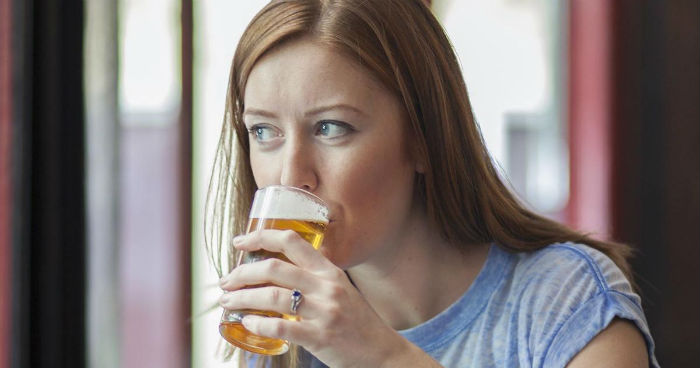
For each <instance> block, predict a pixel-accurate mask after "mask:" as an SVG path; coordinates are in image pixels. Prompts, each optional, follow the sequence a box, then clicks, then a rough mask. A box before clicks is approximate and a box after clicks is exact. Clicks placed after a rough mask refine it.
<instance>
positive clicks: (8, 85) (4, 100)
mask: <svg viewBox="0 0 700 368" xmlns="http://www.w3.org/2000/svg"><path fill="white" fill-rule="evenodd" d="M10 14H11V1H10V0H0V367H9V366H10V351H9V347H10V321H11V320H12V318H11V315H10V313H11V309H10V296H11V290H10V279H11V278H10V275H11V274H12V270H11V269H10V267H11V266H12V264H11V262H10V260H11V238H12V234H11V232H10V231H11V230H10V229H11V224H10V222H11V217H10V214H11V213H12V196H11V195H10V192H11V181H10V180H11V177H12V173H11V167H10V162H11V161H10V160H11V153H12V149H11V144H12V140H11V139H10V136H11V135H12V129H11V122H12V94H11V93H12V73H11V65H12V58H11V56H12V54H11V44H10V40H11V35H12V17H11V16H10Z"/></svg>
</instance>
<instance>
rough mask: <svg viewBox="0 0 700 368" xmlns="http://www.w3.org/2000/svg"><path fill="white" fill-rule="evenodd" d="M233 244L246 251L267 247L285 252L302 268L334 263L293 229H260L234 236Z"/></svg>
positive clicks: (269, 249) (320, 266)
mask: <svg viewBox="0 0 700 368" xmlns="http://www.w3.org/2000/svg"><path fill="white" fill-rule="evenodd" d="M233 245H234V246H235V247H236V248H237V249H239V250H244V251H256V250H260V249H265V250H267V251H270V252H278V253H282V254H284V255H285V256H286V257H287V258H289V260H290V261H291V262H292V263H294V264H296V265H298V266H299V267H302V268H307V269H311V270H315V269H319V268H324V267H328V266H329V265H332V263H331V262H330V261H329V260H328V259H326V258H325V257H324V256H323V255H322V254H321V252H319V251H317V250H316V249H314V248H313V247H312V246H311V244H310V243H309V242H307V241H306V240H304V239H303V238H302V237H301V236H299V234H297V233H296V232H295V231H293V230H272V229H265V230H258V231H254V232H251V233H248V234H246V235H243V236H239V237H236V238H234V242H233Z"/></svg>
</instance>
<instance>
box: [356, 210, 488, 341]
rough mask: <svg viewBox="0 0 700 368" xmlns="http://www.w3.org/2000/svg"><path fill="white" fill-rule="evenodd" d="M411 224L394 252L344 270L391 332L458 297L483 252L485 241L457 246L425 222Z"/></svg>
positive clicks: (433, 313) (432, 313)
mask: <svg viewBox="0 0 700 368" xmlns="http://www.w3.org/2000/svg"><path fill="white" fill-rule="evenodd" d="M416 222H417V223H414V224H413V226H411V227H410V228H411V229H412V230H411V231H408V232H406V235H405V236H403V237H402V239H400V241H399V242H397V244H396V246H395V247H394V248H395V252H388V253H389V255H388V256H386V257H383V258H382V257H379V259H373V260H372V261H371V262H367V263H363V264H361V265H357V266H355V267H352V268H350V269H348V274H349V275H350V277H351V278H352V280H353V282H354V284H355V286H357V288H358V289H359V290H360V292H361V293H362V294H363V296H364V297H365V298H366V299H367V301H368V302H369V303H370V305H371V306H372V307H373V308H374V310H375V311H376V312H377V313H378V314H379V316H380V317H381V318H382V319H383V320H384V321H385V322H386V323H387V324H389V325H390V326H391V327H393V328H394V329H396V330H401V329H406V328H410V327H413V326H416V325H418V324H420V323H422V322H425V321H427V320H429V319H430V318H432V317H434V316H436V315H437V314H438V313H440V312H442V311H443V310H445V309H446V308H447V307H449V306H450V305H451V304H452V303H454V302H455V301H456V300H457V299H459V297H460V296H462V294H464V292H466V291H467V289H468V288H469V286H471V284H472V282H473V281H474V279H475V278H476V276H477V275H478V274H479V271H480V270H481V268H482V266H483V264H484V262H485V261H486V257H487V255H488V250H489V246H488V245H487V244H478V245H477V244H474V245H466V246H464V247H462V249H459V248H458V247H457V246H455V245H453V244H449V243H447V242H444V241H441V240H440V239H441V237H440V236H439V234H437V232H435V231H430V230H429V229H428V227H427V225H426V224H427V221H416ZM421 224H422V225H423V226H421Z"/></svg>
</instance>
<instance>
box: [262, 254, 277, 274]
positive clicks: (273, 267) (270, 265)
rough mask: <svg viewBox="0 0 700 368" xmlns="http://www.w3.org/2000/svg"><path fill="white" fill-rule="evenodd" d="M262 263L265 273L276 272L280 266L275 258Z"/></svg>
mask: <svg viewBox="0 0 700 368" xmlns="http://www.w3.org/2000/svg"><path fill="white" fill-rule="evenodd" d="M263 262H265V271H267V272H269V273H273V272H277V271H278V270H279V269H280V266H281V263H280V262H281V261H280V260H278V259H277V258H268V259H266V260H265V261H263Z"/></svg>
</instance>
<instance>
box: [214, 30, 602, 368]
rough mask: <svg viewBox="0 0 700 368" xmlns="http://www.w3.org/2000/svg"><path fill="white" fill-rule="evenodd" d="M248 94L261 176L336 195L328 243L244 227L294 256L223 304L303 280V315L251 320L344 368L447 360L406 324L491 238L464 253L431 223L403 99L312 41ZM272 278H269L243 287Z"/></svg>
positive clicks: (229, 282) (446, 294) (277, 52)
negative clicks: (418, 184)
mask: <svg viewBox="0 0 700 368" xmlns="http://www.w3.org/2000/svg"><path fill="white" fill-rule="evenodd" d="M244 101H245V104H244V105H245V110H244V113H243V118H244V123H245V125H246V127H247V128H248V129H249V132H250V136H249V138H250V142H251V145H250V163H251V167H252V170H253V176H254V179H255V182H256V183H257V185H258V187H264V186H268V185H275V184H283V185H288V186H295V187H299V188H303V189H305V190H308V191H310V192H312V193H314V194H316V195H317V196H319V197H321V198H322V199H324V200H325V201H326V202H327V203H328V205H329V207H330V217H331V222H330V224H329V226H328V229H327V231H326V234H325V239H324V242H323V246H322V248H321V251H320V252H319V251H315V250H314V249H313V248H312V247H311V245H310V244H308V243H307V242H305V241H304V240H302V239H301V238H300V237H299V236H298V235H297V234H296V233H294V232H293V231H280V230H263V231H258V232H254V233H251V234H247V235H242V236H239V237H236V238H235V239H234V246H235V247H236V248H237V249H240V250H245V251H253V250H258V249H266V250H269V251H273V252H281V253H284V254H285V255H286V256H287V258H289V260H291V262H292V263H291V264H290V263H286V262H283V261H280V260H277V259H268V260H265V261H260V262H255V263H251V264H244V265H241V266H239V267H237V268H236V269H234V270H233V271H232V272H231V273H230V274H229V275H227V276H225V277H224V278H223V279H222V280H221V287H222V289H224V290H225V291H227V293H225V294H224V295H223V296H222V298H221V300H220V304H221V305H222V306H223V307H224V308H227V309H245V308H252V309H259V310H269V311H276V312H279V313H289V303H290V296H291V290H292V289H299V290H300V291H301V292H302V294H303V295H304V298H303V301H302V303H301V305H300V307H299V310H298V316H299V317H300V321H287V320H283V319H279V318H264V317H258V316H246V317H245V318H244V319H243V324H244V326H245V327H246V328H247V329H248V330H250V331H252V332H253V333H256V334H259V335H263V336H270V337H277V338H282V339H286V340H289V341H291V342H294V343H297V344H299V345H301V346H303V347H304V348H305V349H307V350H308V351H309V352H311V353H312V354H313V355H314V356H316V357H317V358H318V359H320V360H321V361H323V362H324V363H325V364H326V365H329V366H332V367H353V366H357V367H369V366H371V367H406V366H417V367H433V366H439V364H438V363H437V362H435V361H434V360H433V359H432V358H431V357H430V356H428V355H427V354H426V353H425V352H423V351H422V350H420V349H419V348H418V347H416V346H415V345H413V344H411V343H410V342H408V341H407V340H405V339H404V338H403V337H402V336H400V335H399V334H398V333H397V332H396V330H398V329H404V328H408V327H412V326H415V325H417V324H420V323H422V322H424V321H427V320H428V319H430V318H432V317H433V316H435V315H437V314H438V313H440V312H441V311H443V310H444V309H445V308H447V307H448V306H449V305H451V304H452V303H453V302H454V301H456V300H457V299H458V298H459V297H460V296H461V295H462V294H463V293H464V292H465V291H466V290H467V289H468V287H469V286H470V285H471V283H472V282H473V280H474V279H475V278H476V276H477V275H478V273H479V271H480V270H481V267H482V266H483V264H484V262H485V260H486V257H487V254H488V249H489V247H488V245H486V244H470V245H469V246H466V247H464V246H463V247H462V249H468V251H466V252H460V251H458V250H457V249H458V247H455V246H454V245H453V244H447V243H445V242H443V241H441V240H440V236H439V235H438V233H437V231H436V230H435V229H434V228H432V227H431V226H430V225H429V221H428V219H427V217H426V213H425V210H424V209H423V208H422V207H421V206H420V204H419V203H420V202H419V201H417V200H416V199H415V197H414V196H415V194H414V189H415V188H414V179H415V175H416V174H417V173H420V172H421V170H422V168H423V164H422V162H421V161H420V160H419V159H417V158H416V157H415V154H414V153H413V152H412V151H411V149H410V147H411V144H410V138H409V135H408V134H407V132H406V127H407V122H406V121H405V119H406V118H405V113H404V111H403V109H402V107H401V104H400V102H399V100H398V99H397V98H396V96H394V95H393V94H392V93H390V92H389V91H387V90H386V89H385V88H384V87H383V86H382V85H381V84H380V83H378V82H377V81H376V80H375V79H373V78H372V77H371V76H370V74H369V73H367V72H366V71H365V70H364V69H363V68H362V67H361V66H359V65H357V64H355V63H353V62H351V61H349V60H348V59H346V58H345V57H344V56H342V55H341V54H339V53H338V52H335V51H333V50H330V49H328V48H325V47H323V46H320V45H318V44H316V43H314V42H313V41H311V40H308V39H301V40H296V41H292V42H289V43H286V44H283V45H282V46H280V47H278V48H276V49H274V50H272V51H271V52H269V53H268V54H267V55H266V56H264V57H263V58H262V59H261V60H259V61H258V63H257V64H256V65H255V67H254V68H253V70H252V71H251V74H250V76H249V79H248V83H247V87H246V89H245V95H244ZM348 277H350V278H351V279H352V282H351V281H350V278H348ZM353 283H354V285H353ZM260 284H271V286H266V287H258V288H244V287H245V286H250V285H260ZM397 300H400V301H401V302H400V303H398V302H397ZM614 332H615V331H613V333H614ZM601 335H602V334H601ZM596 339H597V338H596ZM587 349H588V347H587V348H586V349H584V351H582V353H581V354H584V353H585V351H586V350H587ZM582 356H584V355H582ZM584 357H585V356H584Z"/></svg>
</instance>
